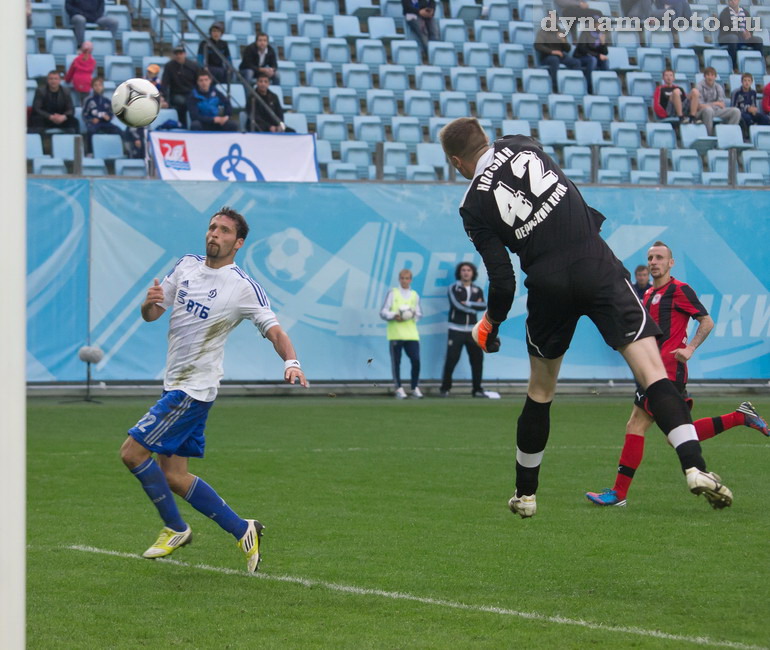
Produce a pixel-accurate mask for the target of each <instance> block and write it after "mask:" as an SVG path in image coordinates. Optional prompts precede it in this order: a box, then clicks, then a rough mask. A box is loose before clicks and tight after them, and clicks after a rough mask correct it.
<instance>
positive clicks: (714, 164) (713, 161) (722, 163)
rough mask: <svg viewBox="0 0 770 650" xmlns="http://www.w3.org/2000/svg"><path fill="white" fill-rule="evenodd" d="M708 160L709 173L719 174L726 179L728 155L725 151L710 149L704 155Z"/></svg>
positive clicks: (728, 162) (728, 165) (728, 163)
mask: <svg viewBox="0 0 770 650" xmlns="http://www.w3.org/2000/svg"><path fill="white" fill-rule="evenodd" d="M706 156H707V160H708V166H709V171H711V172H714V173H719V174H722V175H724V177H725V178H727V173H728V170H729V167H730V154H729V153H728V152H727V151H722V150H721V149H711V150H709V151H708V153H707V154H706Z"/></svg>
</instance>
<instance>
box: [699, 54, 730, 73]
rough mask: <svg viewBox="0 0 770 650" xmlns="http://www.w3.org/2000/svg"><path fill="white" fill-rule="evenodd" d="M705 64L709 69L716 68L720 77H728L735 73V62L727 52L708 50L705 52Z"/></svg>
mask: <svg viewBox="0 0 770 650" xmlns="http://www.w3.org/2000/svg"><path fill="white" fill-rule="evenodd" d="M703 64H704V66H705V67H707V68H714V70H716V71H717V76H718V77H725V78H726V77H727V76H728V75H730V74H731V73H732V71H733V60H732V59H731V58H730V55H729V54H728V53H727V50H722V49H708V50H703Z"/></svg>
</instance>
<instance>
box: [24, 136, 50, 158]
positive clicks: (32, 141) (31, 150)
mask: <svg viewBox="0 0 770 650" xmlns="http://www.w3.org/2000/svg"><path fill="white" fill-rule="evenodd" d="M26 138H27V147H26V148H27V160H32V159H34V158H47V157H48V156H46V155H45V154H44V153H43V138H42V137H41V135H40V134H39V133H27V135H26Z"/></svg>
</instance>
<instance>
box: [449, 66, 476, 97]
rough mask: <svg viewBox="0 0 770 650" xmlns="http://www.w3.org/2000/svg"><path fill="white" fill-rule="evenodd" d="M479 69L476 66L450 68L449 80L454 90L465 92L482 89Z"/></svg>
mask: <svg viewBox="0 0 770 650" xmlns="http://www.w3.org/2000/svg"><path fill="white" fill-rule="evenodd" d="M479 76H480V75H479V71H478V70H476V68H469V67H466V66H455V67H453V68H451V69H450V70H449V80H450V83H451V84H452V90H456V91H459V92H463V93H477V92H479V91H480V90H481V80H480V78H479Z"/></svg>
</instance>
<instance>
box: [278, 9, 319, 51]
mask: <svg viewBox="0 0 770 650" xmlns="http://www.w3.org/2000/svg"><path fill="white" fill-rule="evenodd" d="M297 31H298V32H299V35H300V36H304V37H305V38H309V39H310V44H311V45H312V46H313V47H318V46H319V45H320V44H321V39H323V38H326V23H325V22H324V18H323V16H317V15H316V14H303V13H300V14H298V15H297ZM283 42H284V46H285V45H286V38H284V39H283Z"/></svg>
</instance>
